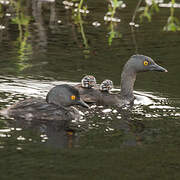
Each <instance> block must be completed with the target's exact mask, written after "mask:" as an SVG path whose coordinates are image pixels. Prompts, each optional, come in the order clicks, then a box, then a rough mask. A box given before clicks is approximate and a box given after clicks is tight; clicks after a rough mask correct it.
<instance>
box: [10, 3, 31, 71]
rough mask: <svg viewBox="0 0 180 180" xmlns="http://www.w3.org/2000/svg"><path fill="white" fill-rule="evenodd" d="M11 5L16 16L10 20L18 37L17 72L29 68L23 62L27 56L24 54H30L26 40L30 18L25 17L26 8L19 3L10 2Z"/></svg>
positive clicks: (28, 34) (29, 47)
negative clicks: (16, 27)
mask: <svg viewBox="0 0 180 180" xmlns="http://www.w3.org/2000/svg"><path fill="white" fill-rule="evenodd" d="M11 5H12V7H13V8H14V9H15V11H16V16H15V17H12V18H11V21H12V23H13V24H17V25H18V30H19V37H18V38H17V42H16V45H17V46H18V47H19V50H18V53H19V60H20V61H19V63H18V65H19V71H22V70H23V69H25V68H27V67H29V66H30V64H27V63H26V62H25V61H26V60H28V56H27V53H26V52H29V53H30V54H31V51H32V47H31V44H29V43H28V41H27V40H28V38H29V37H30V33H29V23H30V20H31V18H30V16H28V15H26V13H25V12H26V8H25V6H24V5H23V2H21V1H14V0H11Z"/></svg>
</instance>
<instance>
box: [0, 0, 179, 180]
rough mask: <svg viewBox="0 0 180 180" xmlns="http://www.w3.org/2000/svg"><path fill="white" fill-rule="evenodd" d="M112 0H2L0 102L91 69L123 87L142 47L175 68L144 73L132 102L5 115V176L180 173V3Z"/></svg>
mask: <svg viewBox="0 0 180 180" xmlns="http://www.w3.org/2000/svg"><path fill="white" fill-rule="evenodd" d="M114 2H116V1H108V2H106V1H100V0H96V1H91V2H85V1H83V0H81V1H79V2H75V1H53V0H32V1H15V0H11V1H8V0H6V1H0V66H1V72H0V75H1V76H0V107H1V109H3V108H6V107H8V106H10V105H12V104H14V103H16V102H18V101H20V100H23V99H26V98H30V97H43V98H45V96H46V94H47V92H48V90H49V89H51V88H52V87H53V86H55V85H58V84H62V83H68V84H72V85H74V84H77V83H78V82H80V79H81V78H82V77H83V76H84V75H87V74H92V75H94V76H95V77H96V79H97V81H98V83H100V82H102V81H103V80H104V79H111V80H112V81H113V82H114V84H115V87H116V89H115V91H119V87H120V86H119V83H120V73H121V70H122V67H123V65H124V63H125V62H126V61H127V59H128V58H129V57H130V56H131V55H132V54H134V53H140V54H145V55H148V56H150V57H152V58H153V59H155V61H156V62H158V64H162V65H163V66H164V67H166V68H167V69H168V71H169V72H168V73H167V74H166V75H164V74H161V73H159V74H158V73H144V74H140V75H138V77H137V81H136V84H135V90H136V91H135V92H134V93H135V96H136V100H135V104H134V106H133V108H132V109H126V108H125V109H118V108H116V107H102V106H95V105H92V106H91V109H90V110H86V109H81V108H80V107H76V108H77V109H78V110H79V111H80V113H81V116H82V117H81V119H80V120H78V121H77V120H76V121H75V120H72V121H71V122H66V121H62V122H38V121H37V122H32V121H28V122H25V121H22V120H14V119H7V118H5V117H0V159H1V161H0V169H1V172H0V179H1V180H4V179H7V180H9V179H12V178H13V179H25V178H26V179H38V180H39V179H98V180H99V179H107V180H109V179H163V180H164V179H168V180H169V179H179V177H180V175H179V170H180V164H179V159H180V156H179V145H180V144H179V138H180V131H179V126H180V118H179V117H180V97H179V92H180V84H179V65H180V61H179V43H180V41H179V32H172V31H178V28H179V22H178V21H177V18H176V17H179V14H180V11H179V9H178V8H179V4H178V3H175V2H174V1H172V4H171V3H168V4H167V3H166V2H163V1H158V3H157V4H152V1H146V3H144V2H142V1H141V0H140V1H136V2H135V1H127V3H126V2H121V1H117V3H114ZM125 3H126V4H125ZM153 3H154V2H153ZM141 6H142V7H141ZM167 7H168V8H167ZM169 7H170V8H169ZM138 8H140V9H138ZM157 8H158V9H159V12H158V13H157V14H156V10H157ZM152 12H153V13H152ZM139 16H141V17H142V18H144V19H147V21H148V20H149V19H151V20H152V21H151V23H148V22H147V21H143V22H141V21H140V19H139ZM167 20H169V21H167ZM163 27H164V31H163Z"/></svg>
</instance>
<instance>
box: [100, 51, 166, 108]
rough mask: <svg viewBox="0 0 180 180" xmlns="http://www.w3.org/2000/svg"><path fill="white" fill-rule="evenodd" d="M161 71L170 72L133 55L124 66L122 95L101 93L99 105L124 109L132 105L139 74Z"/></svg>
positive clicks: (146, 57)
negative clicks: (125, 106)
mask: <svg viewBox="0 0 180 180" xmlns="http://www.w3.org/2000/svg"><path fill="white" fill-rule="evenodd" d="M147 71H159V72H168V71H167V70H166V69H165V68H163V67H161V66H159V65H158V64H156V63H155V62H154V60H153V59H151V58H150V57H148V56H144V55H139V54H137V55H133V56H131V57H130V59H129V60H128V61H127V62H126V64H125V65H124V68H123V71H122V73H121V84H120V86H121V91H120V93H118V94H117V93H116V94H110V93H101V94H100V96H99V98H98V102H97V104H100V105H117V106H119V107H122V106H124V105H127V104H132V103H133V101H134V99H135V97H134V95H133V88H134V83H135V80H136V75H137V73H139V72H147Z"/></svg>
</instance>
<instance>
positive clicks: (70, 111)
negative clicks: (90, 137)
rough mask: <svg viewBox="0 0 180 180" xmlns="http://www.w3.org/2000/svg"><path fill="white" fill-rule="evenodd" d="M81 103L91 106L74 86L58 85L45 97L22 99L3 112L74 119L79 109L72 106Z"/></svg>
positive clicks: (20, 116) (22, 116) (24, 116)
mask: <svg viewBox="0 0 180 180" xmlns="http://www.w3.org/2000/svg"><path fill="white" fill-rule="evenodd" d="M73 105H80V106H83V107H86V108H88V107H89V106H88V105H87V104H86V103H85V102H83V101H82V100H81V98H80V95H79V92H78V90H77V89H75V88H74V87H73V86H70V85H67V84H62V85H58V91H56V90H54V88H52V89H51V90H50V91H49V93H48V94H47V97H46V100H45V99H43V98H29V99H26V100H24V101H20V102H18V103H16V104H15V105H13V106H11V107H9V108H8V109H5V110H2V111H1V114H2V115H5V116H8V117H13V118H15V119H24V120H42V121H46V120H73V119H79V118H80V114H79V111H78V110H77V109H76V108H74V107H71V106H73Z"/></svg>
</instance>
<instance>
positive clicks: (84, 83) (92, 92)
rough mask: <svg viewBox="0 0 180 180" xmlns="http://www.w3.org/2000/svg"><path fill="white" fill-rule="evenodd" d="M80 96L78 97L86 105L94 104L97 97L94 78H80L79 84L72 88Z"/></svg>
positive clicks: (90, 76) (88, 76) (89, 76)
mask: <svg viewBox="0 0 180 180" xmlns="http://www.w3.org/2000/svg"><path fill="white" fill-rule="evenodd" d="M74 87H75V88H76V89H77V90H78V91H79V94H80V97H81V99H82V100H83V101H85V102H86V103H95V102H97V98H96V97H99V93H100V92H99V90H97V89H98V88H97V84H96V78H95V77H94V76H92V75H86V76H84V77H83V78H82V80H81V84H77V85H75V86H74Z"/></svg>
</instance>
